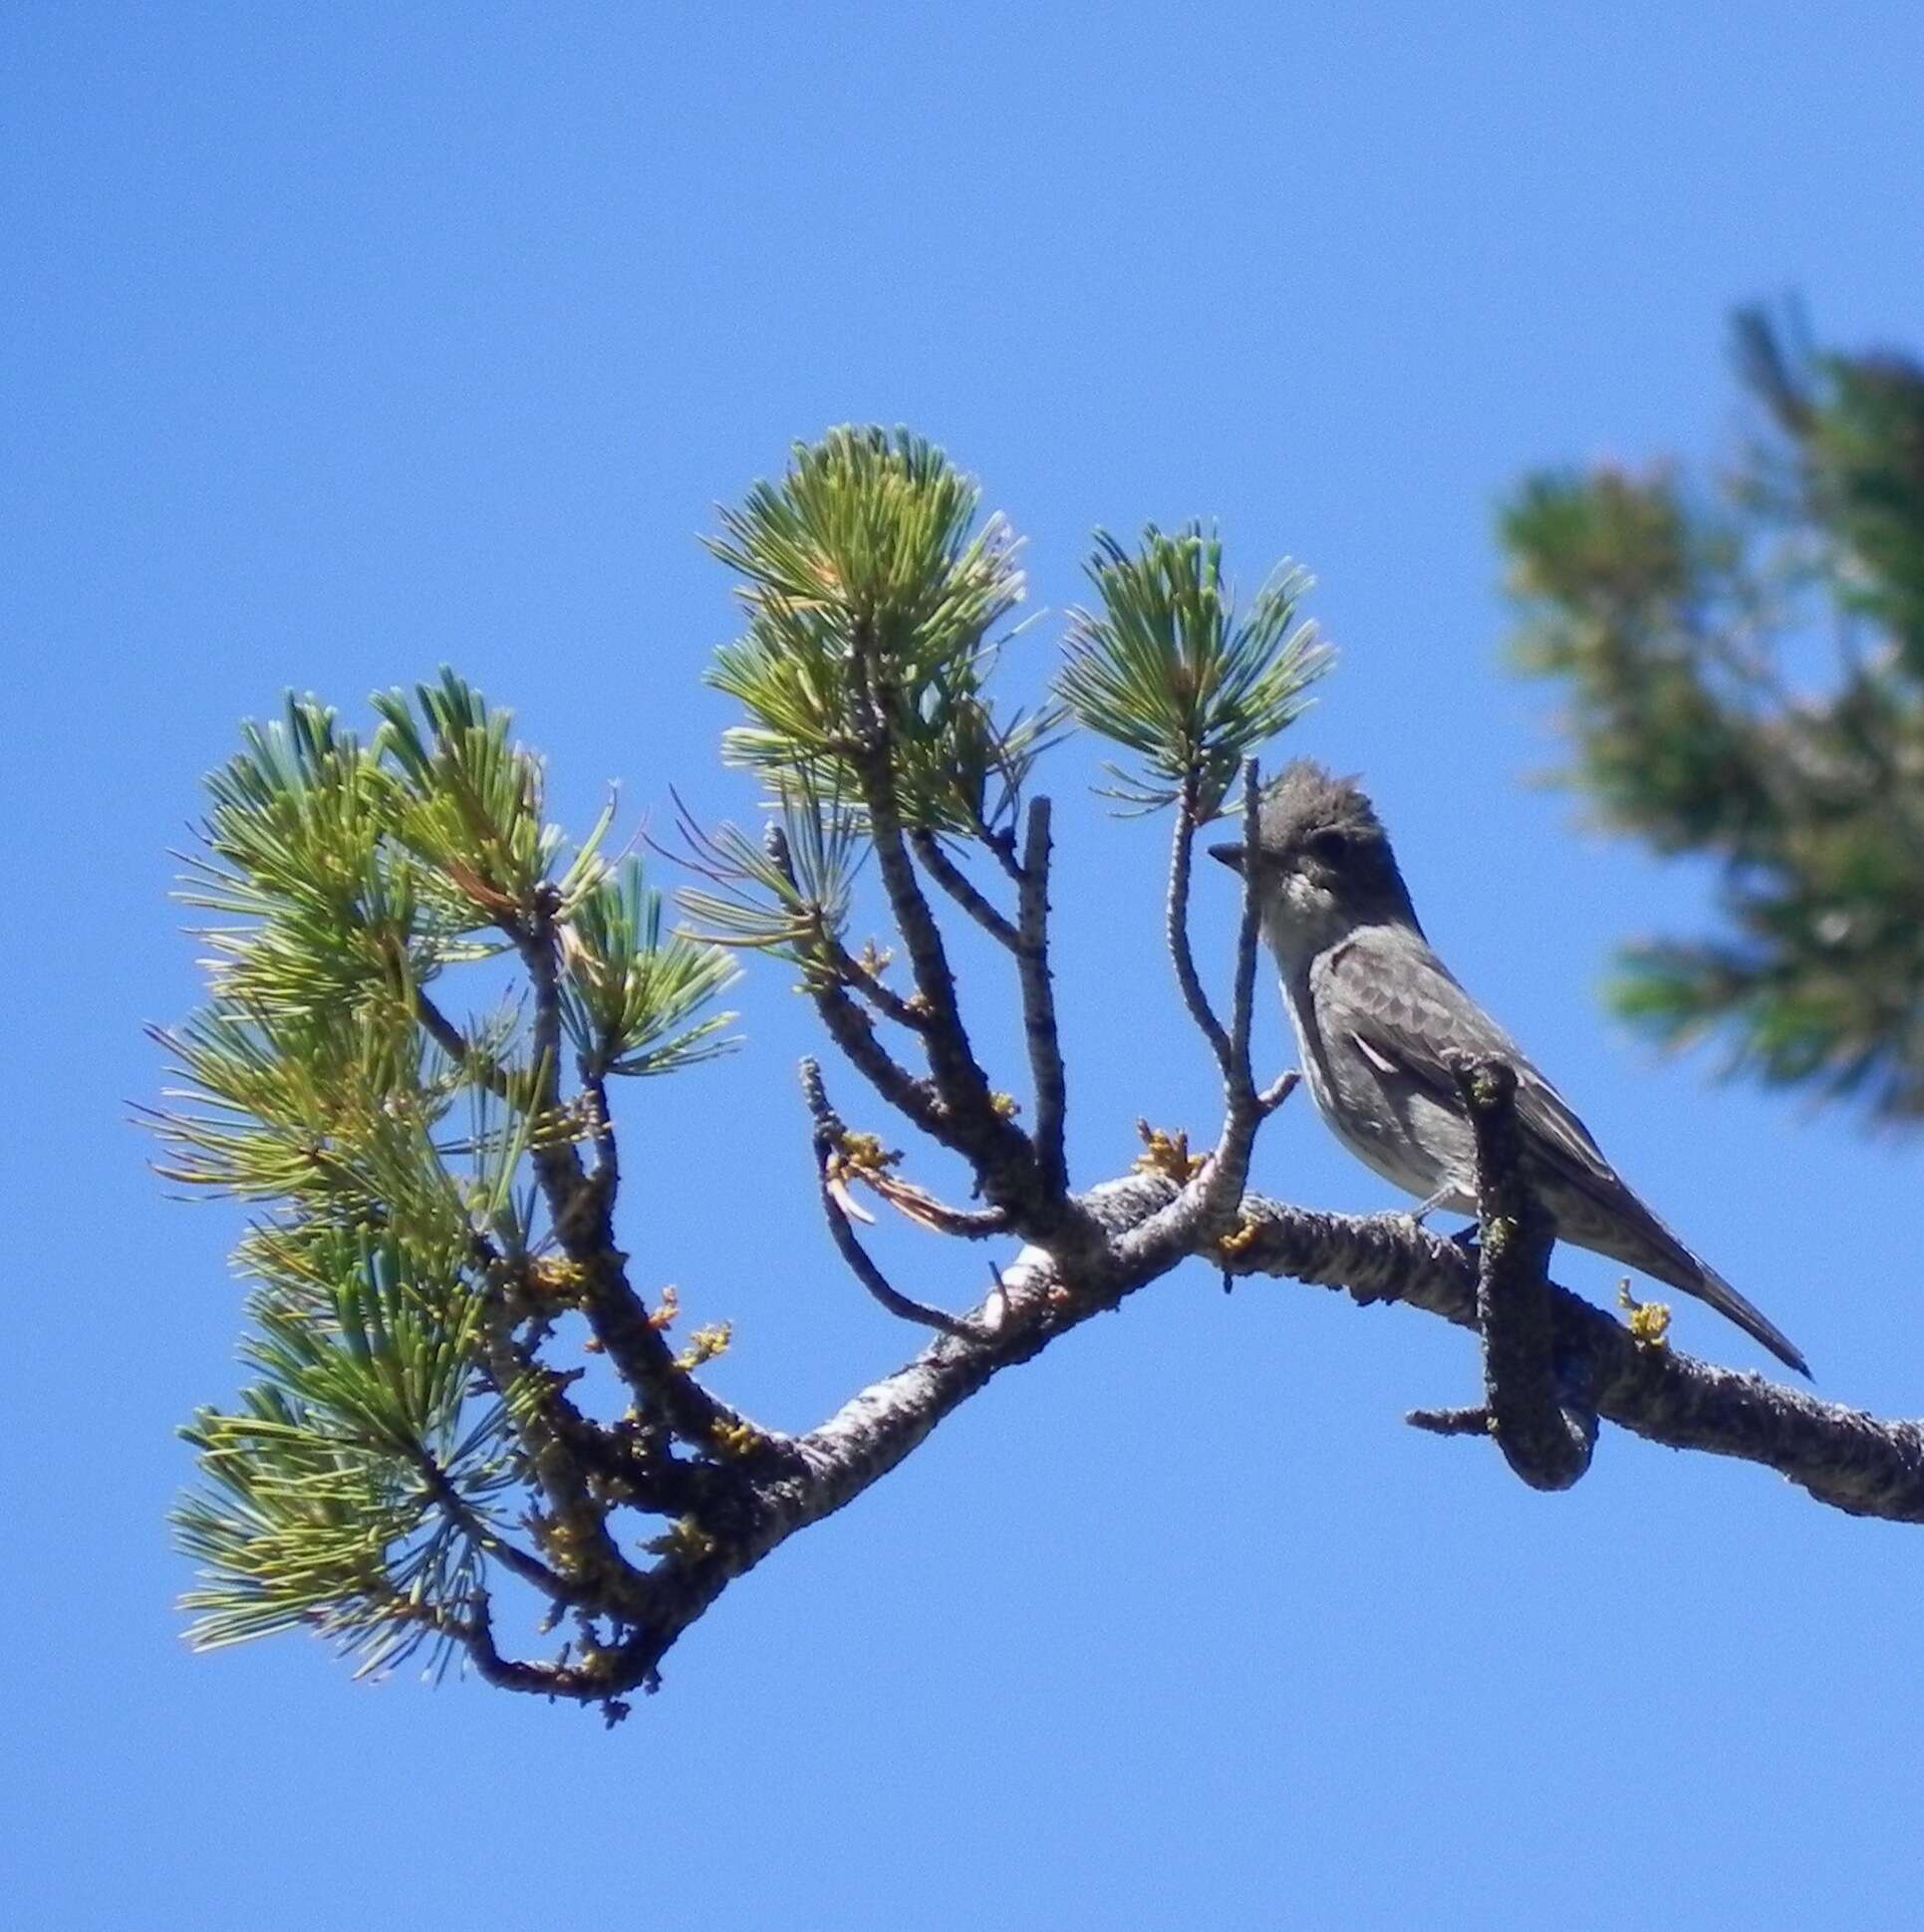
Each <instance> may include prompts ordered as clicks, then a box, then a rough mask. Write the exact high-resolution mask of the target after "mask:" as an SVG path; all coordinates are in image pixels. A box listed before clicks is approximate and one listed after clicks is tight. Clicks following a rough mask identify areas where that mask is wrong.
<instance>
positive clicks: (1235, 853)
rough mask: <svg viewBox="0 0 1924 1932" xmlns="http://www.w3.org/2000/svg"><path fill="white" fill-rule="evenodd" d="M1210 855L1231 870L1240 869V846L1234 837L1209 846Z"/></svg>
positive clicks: (1236, 870) (1238, 870)
mask: <svg viewBox="0 0 1924 1932" xmlns="http://www.w3.org/2000/svg"><path fill="white" fill-rule="evenodd" d="M1210 857H1211V858H1212V859H1215V860H1217V861H1218V862H1219V863H1220V864H1223V865H1226V866H1228V867H1229V869H1230V870H1231V871H1232V872H1240V871H1241V870H1242V847H1241V844H1240V843H1239V842H1238V841H1237V840H1235V839H1229V840H1226V841H1225V842H1224V843H1223V844H1222V845H1213V846H1211V847H1210Z"/></svg>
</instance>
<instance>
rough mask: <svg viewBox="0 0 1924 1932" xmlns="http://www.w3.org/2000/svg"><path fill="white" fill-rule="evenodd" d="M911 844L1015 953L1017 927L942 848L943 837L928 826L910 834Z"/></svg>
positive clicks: (934, 873) (970, 912)
mask: <svg viewBox="0 0 1924 1932" xmlns="http://www.w3.org/2000/svg"><path fill="white" fill-rule="evenodd" d="M909 844H910V845H911V847H912V848H913V849H914V851H915V855H916V857H917V858H918V859H920V860H921V861H922V869H923V870H924V871H925V872H926V873H928V875H929V876H930V878H932V879H933V880H934V881H935V882H936V884H937V885H939V886H940V887H941V888H942V889H943V891H944V892H946V893H947V894H948V895H949V897H950V898H951V899H953V900H954V901H955V902H956V904H957V905H958V906H960V907H961V908H962V911H963V912H965V913H966V914H967V915H968V917H969V918H970V919H972V920H973V921H974V922H975V924H976V925H977V926H979V927H980V928H981V929H982V931H983V932H984V933H986V934H987V935H988V936H989V938H990V939H992V940H993V941H994V942H995V944H996V945H997V946H1001V947H1006V948H1007V949H1008V951H1009V952H1011V953H1013V952H1014V951H1015V950H1016V949H1017V947H1018V946H1019V945H1020V944H1021V942H1020V940H1019V939H1018V938H1017V936H1016V931H1015V928H1014V927H1013V926H1012V925H1010V923H1009V922H1008V920H1007V919H1005V918H1004V917H1003V916H1002V914H1001V913H999V912H997V911H996V909H995V908H994V907H993V906H991V905H990V904H989V902H988V901H987V900H986V899H985V898H984V897H983V896H982V894H981V893H980V892H979V891H978V890H977V889H976V886H975V882H974V881H973V880H972V879H970V878H969V877H968V875H967V874H966V873H965V872H963V871H962V868H961V867H960V866H959V865H957V864H956V862H955V861H954V860H953V859H952V858H950V856H949V854H948V853H947V852H945V851H944V850H943V849H942V840H941V839H940V838H938V837H937V836H936V834H935V833H934V832H932V831H930V830H929V829H928V828H927V827H926V826H917V827H916V829H915V830H914V831H912V832H911V833H910V834H909Z"/></svg>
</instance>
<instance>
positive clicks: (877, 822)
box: [850, 622, 1031, 1196]
mask: <svg viewBox="0 0 1924 1932" xmlns="http://www.w3.org/2000/svg"><path fill="white" fill-rule="evenodd" d="M850 645H851V649H850V672H851V678H852V683H853V688H854V692H855V698H856V706H857V723H858V730H859V736H858V738H857V741H856V744H855V747H854V751H853V754H852V759H851V762H852V763H853V765H854V768H855V775H856V779H857V782H858V783H859V784H860V786H861V790H862V803H863V806H864V808H865V809H866V810H867V812H868V818H869V836H870V838H871V840H872V841H873V843H874V846H875V856H876V865H877V869H878V870H879V871H880V873H881V875H882V887H883V891H884V892H885V893H887V895H888V899H889V908H890V911H891V912H892V913H893V914H894V915H895V923H896V927H897V930H898V931H899V932H900V933H901V935H902V943H903V945H904V947H905V948H906V949H907V951H908V955H909V965H910V968H911V970H912V971H913V973H914V975H915V982H916V990H917V991H918V992H919V993H920V994H921V995H922V999H923V1002H924V1004H925V1005H926V1006H927V1007H928V1009H929V1024H928V1027H927V1029H926V1030H925V1032H924V1034H923V1043H924V1045H925V1046H926V1048H927V1050H928V1055H929V1071H930V1073H931V1075H932V1076H933V1077H934V1079H935V1083H936V1090H937V1092H938V1093H939V1094H940V1095H941V1097H942V1101H943V1104H944V1107H945V1108H946V1110H947V1112H948V1115H949V1117H950V1120H951V1123H952V1125H953V1128H954V1131H955V1132H956V1134H957V1135H958V1137H959V1145H960V1146H961V1148H962V1152H964V1153H965V1154H966V1155H967V1157H968V1159H969V1160H970V1161H971V1163H973V1165H974V1166H975V1168H976V1171H977V1174H978V1175H979V1177H980V1178H981V1180H982V1182H983V1185H984V1186H985V1187H986V1188H988V1189H989V1191H990V1192H991V1194H1000V1195H1003V1196H1007V1195H1008V1194H1010V1193H1012V1192H1019V1191H1020V1189H1021V1186H1022V1183H1023V1182H1024V1181H1025V1180H1027V1179H1028V1177H1029V1172H1030V1169H1031V1161H1030V1150H1029V1144H1028V1137H1027V1136H1026V1135H1025V1134H1023V1133H1022V1132H1021V1130H1020V1129H1019V1128H1016V1127H1014V1126H1012V1125H1011V1124H1010V1123H1009V1122H1008V1121H1006V1120H1005V1119H1003V1118H1002V1116H1001V1115H999V1114H998V1113H997V1112H996V1111H995V1108H994V1104H993V1100H992V1097H991V1092H990V1088H989V1084H988V1076H987V1075H986V1074H985V1073H983V1071H982V1069H981V1066H980V1063H979V1062H978V1061H977V1060H976V1058H975V1055H974V1052H973V1050H972V1049H971V1047H970V1046H969V1043H968V1034H967V1031H966V1029H965V1028H964V1026H963V1025H962V1009H961V1007H960V1005H959V1004H958V1002H957V997H956V979H955V974H954V972H953V971H952V969H951V967H950V965H949V955H948V952H947V950H946V949H945V948H944V946H943V943H942V933H941V930H940V928H938V926H937V925H936V919H935V915H934V914H933V913H932V912H931V911H930V910H929V902H928V900H927V899H926V898H924V897H923V892H922V888H921V886H920V885H919V884H918V883H917V880H916V873H915V867H914V865H913V864H912V863H911V862H910V858H909V849H908V846H907V843H906V842H905V837H904V831H903V824H902V814H901V810H900V808H899V806H898V803H897V800H896V793H895V771H894V761H893V754H892V749H891V738H890V728H889V715H888V693H887V691H886V690H883V689H881V688H880V687H879V686H878V685H877V683H876V679H875V667H874V664H873V662H872V654H873V639H872V638H871V637H870V636H869V627H868V626H867V624H866V623H863V622H858V623H857V624H856V625H855V627H854V629H853V632H852V634H851V640H850Z"/></svg>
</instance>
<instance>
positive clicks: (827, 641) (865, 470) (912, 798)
mask: <svg viewBox="0 0 1924 1932" xmlns="http://www.w3.org/2000/svg"><path fill="white" fill-rule="evenodd" d="M979 509H980V492H979V490H978V489H977V488H976V486H975V484H974V483H973V482H972V481H971V480H970V479H969V478H967V477H965V476H962V474H960V473H959V472H958V471H957V470H956V469H955V468H954V467H953V466H952V465H951V463H950V462H949V459H948V458H947V457H946V456H945V455H944V454H943V452H942V451H941V450H940V449H938V448H936V447H935V446H934V445H933V444H932V443H930V442H927V441H925V440H924V439H923V438H921V437H919V436H913V435H910V434H909V433H908V432H907V431H906V430H898V431H896V432H895V433H893V434H891V433H890V432H888V431H887V430H884V429H879V428H841V429H835V430H832V431H831V432H830V433H829V434H828V435H827V436H826V437H824V438H823V440H822V441H820V442H819V443H815V444H797V445H796V446H795V449H794V451H793V455H792V458H791V461H790V464H789V467H788V470H787V472H786V474H784V475H783V477H782V478H781V480H780V481H779V482H775V483H769V482H761V483H757V484H756V485H755V486H754V487H753V488H752V489H751V490H750V491H749V492H748V495H747V497H746V499H745V500H744V502H743V503H742V505H741V506H740V508H738V509H726V510H723V511H722V512H721V523H722V534H721V535H720V536H719V537H716V538H715V539H713V540H712V542H711V544H710V548H711V549H712V550H713V552H714V554H715V555H716V556H717V557H719V558H720V559H721V561H722V562H723V563H725V564H726V565H728V567H729V568H730V569H731V570H733V571H735V572H736V573H737V574H738V576H739V578H740V583H739V586H738V589H737V596H738V597H739V599H740V602H741V605H742V608H743V610H744V612H745V613H746V617H747V629H746V631H745V633H744V635H743V636H742V637H741V638H740V639H739V640H738V641H736V642H735V643H732V644H728V645H724V646H722V647H721V649H720V650H718V651H717V652H716V654H715V662H714V668H713V670H712V671H711V672H710V674H709V682H710V683H711V684H713V685H714V686H715V687H716V688H717V689H718V690H723V691H726V692H727V693H728V694H729V695H730V696H732V697H735V698H737V699H738V700H739V701H740V702H741V704H742V705H743V707H744V708H745V709H746V710H747V712H748V714H749V716H750V718H751V719H752V722H750V723H747V724H742V725H738V726H736V727H735V728H733V729H732V730H730V731H729V732H728V733H727V735H726V738H725V739H724V741H723V754H724V756H726V757H727V758H728V759H729V760H730V761H732V762H734V763H737V764H742V765H746V766H749V767H751V768H753V769H755V770H758V771H760V772H762V773H763V774H764V775H765V776H766V777H767V779H768V781H769V783H770V786H771V789H772V790H773V791H774V792H775V793H776V794H777V795H778V796H779V795H785V794H786V793H787V792H789V791H792V790H794V789H795V788H796V786H797V785H798V784H800V783H802V782H804V781H805V782H806V784H807V785H808V787H809V788H810V790H811V791H812V792H813V793H814V794H815V795H818V796H822V797H842V798H848V799H857V798H860V797H861V795H862V793H861V787H860V785H859V784H858V783H857V782H856V778H855V775H854V762H855V758H856V754H857V750H858V747H859V745H860V744H861V743H862V742H863V741H864V740H865V738H866V737H867V736H868V735H869V734H870V732H871V731H872V729H873V728H874V726H875V724H876V723H877V722H878V721H879V722H880V725H881V726H882V728H883V729H885V730H886V732H887V735H888V740H889V747H890V760H891V768H892V774H893V779H894V788H895V793H896V804H897V809H898V810H899V811H900V813H901V815H902V817H903V819H904V821H905V822H906V823H908V824H910V825H916V826H924V827H928V828H930V829H932V830H936V831H940V832H944V833H950V834H954V835H957V836H960V837H965V838H977V837H984V836H987V834H988V832H989V830H990V829H991V828H993V827H995V826H996V825H998V824H1000V823H1002V822H1003V821H1004V820H1005V819H1006V817H1007V816H1008V815H1009V813H1011V812H1012V811H1013V809H1014V804H1015V800H1016V798H1017V797H1018V795H1019V794H1020V791H1021V788H1022V784H1023V781H1024V780H1025V778H1026V777H1027V775H1028V772H1029V770H1030V767H1031V766H1032V765H1033V763H1034V761H1035V759H1036V757H1037V756H1038V755H1039V753H1040V751H1041V750H1042V749H1043V747H1044V746H1045V744H1046V742H1047V740H1048V736H1049V733H1050V731H1051V729H1052V728H1053V725H1054V722H1055V719H1054V717H1053V715H1052V714H1051V713H1050V712H1048V711H1043V712H1039V713H1031V714H1027V715H1024V714H1022V713H1019V712H1017V713H1014V714H1011V715H1009V716H1006V717H1002V716H998V715H997V713H996V712H995V709H994V707H993V706H992V704H991V703H990V701H989V698H988V696H987V691H986V685H987V681H988V678H989V675H990V673H991V671H992V669H993V666H994V661H995V656H996V652H997V650H998V648H999V646H1000V644H1001V642H1002V641H1003V640H1002V639H1001V638H1000V637H998V636H997V627H998V626H1000V625H1001V624H1002V622H1003V620H1004V619H1006V618H1007V617H1008V615H1009V614H1010V613H1011V612H1012V611H1013V610H1014V608H1015V606H1016V605H1017V604H1018V603H1019V602H1020V601H1021V598H1022V591H1023V584H1022V574H1021V572H1020V570H1019V569H1018V568H1017V567H1016V561H1015V559H1016V549H1017V546H1016V543H1015V540H1014V538H1013V536H1012V535H1011V533H1010V531H1009V529H1008V526H1007V524H1006V523H1005V522H1004V521H1003V520H1002V519H1001V518H1000V517H989V518H988V519H987V520H986V521H979V522H978V512H979Z"/></svg>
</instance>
